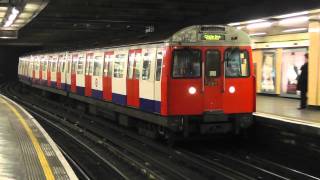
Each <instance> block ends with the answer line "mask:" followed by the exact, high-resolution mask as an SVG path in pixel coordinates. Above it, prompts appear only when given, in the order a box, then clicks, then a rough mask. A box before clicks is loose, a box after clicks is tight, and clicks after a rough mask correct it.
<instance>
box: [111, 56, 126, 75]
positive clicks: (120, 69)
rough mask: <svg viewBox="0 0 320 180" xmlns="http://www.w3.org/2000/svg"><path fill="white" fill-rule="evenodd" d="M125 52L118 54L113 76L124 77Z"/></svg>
mask: <svg viewBox="0 0 320 180" xmlns="http://www.w3.org/2000/svg"><path fill="white" fill-rule="evenodd" d="M125 57H126V55H125V54H117V55H116V57H115V61H114V69H113V76H114V77H115V78H123V75H124V65H125Z"/></svg>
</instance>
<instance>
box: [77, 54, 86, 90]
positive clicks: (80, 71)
mask: <svg viewBox="0 0 320 180" xmlns="http://www.w3.org/2000/svg"><path fill="white" fill-rule="evenodd" d="M85 61H86V53H85V52H80V53H79V54H78V63H77V73H76V76H77V77H76V79H77V80H76V86H77V94H79V95H81V96H84V92H85V74H84V70H85Z"/></svg>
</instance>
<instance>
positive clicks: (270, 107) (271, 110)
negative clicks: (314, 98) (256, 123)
mask: <svg viewBox="0 0 320 180" xmlns="http://www.w3.org/2000/svg"><path fill="white" fill-rule="evenodd" d="M299 104H300V100H299V99H289V98H283V97H273V96H264V95H257V106H256V107H257V109H256V111H257V112H256V114H257V115H260V116H268V115H269V116H275V117H276V116H278V117H279V118H282V119H281V120H288V121H294V122H297V123H305V124H308V125H312V126H318V127H320V110H315V109H303V110H298V109H297V108H298V107H299Z"/></svg>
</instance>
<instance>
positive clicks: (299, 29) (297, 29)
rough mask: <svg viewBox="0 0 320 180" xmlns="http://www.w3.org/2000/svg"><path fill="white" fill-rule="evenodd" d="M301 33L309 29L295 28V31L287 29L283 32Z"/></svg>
mask: <svg viewBox="0 0 320 180" xmlns="http://www.w3.org/2000/svg"><path fill="white" fill-rule="evenodd" d="M299 31H307V28H295V29H287V30H284V31H282V32H284V33H289V32H299Z"/></svg>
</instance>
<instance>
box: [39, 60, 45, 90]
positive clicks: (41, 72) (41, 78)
mask: <svg viewBox="0 0 320 180" xmlns="http://www.w3.org/2000/svg"><path fill="white" fill-rule="evenodd" d="M43 63H44V56H41V57H40V71H39V82H40V84H43V74H44V73H43V68H44V65H43Z"/></svg>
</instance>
